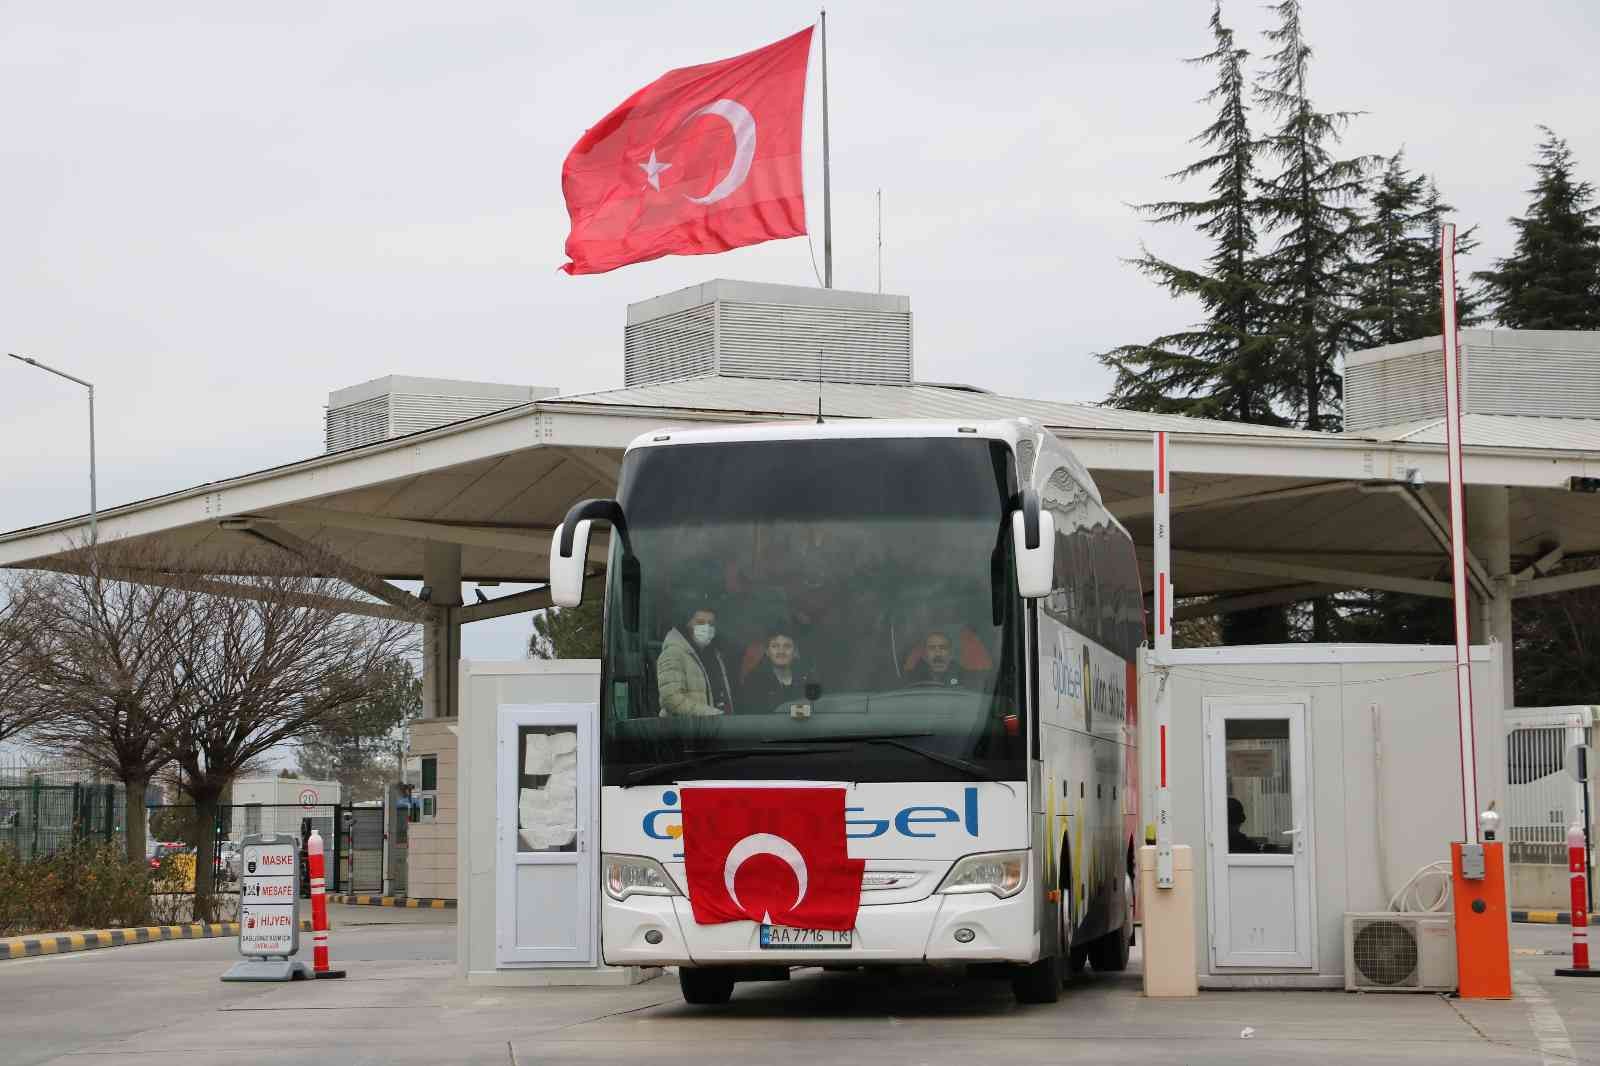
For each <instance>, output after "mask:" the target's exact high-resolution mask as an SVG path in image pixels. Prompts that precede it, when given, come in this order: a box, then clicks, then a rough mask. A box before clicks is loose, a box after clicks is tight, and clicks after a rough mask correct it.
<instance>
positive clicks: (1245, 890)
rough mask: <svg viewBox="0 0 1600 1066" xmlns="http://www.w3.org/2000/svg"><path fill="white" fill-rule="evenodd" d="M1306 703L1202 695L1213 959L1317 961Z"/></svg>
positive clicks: (1269, 965) (1285, 963) (1276, 963)
mask: <svg viewBox="0 0 1600 1066" xmlns="http://www.w3.org/2000/svg"><path fill="white" fill-rule="evenodd" d="M1306 707H1307V704H1306V703H1305V702H1296V701H1288V700H1281V699H1280V700H1278V701H1276V702H1267V701H1264V700H1248V699H1237V700H1236V699H1225V698H1212V699H1208V700H1207V701H1206V742H1207V763H1208V780H1207V793H1208V796H1207V812H1206V821H1207V838H1208V840H1209V842H1210V848H1209V852H1208V854H1209V858H1210V862H1208V863H1207V866H1208V868H1209V870H1210V892H1209V895H1210V901H1211V907H1210V910H1211V938H1210V939H1211V961H1212V964H1213V965H1215V966H1245V967H1252V968H1259V969H1300V968H1309V967H1311V966H1312V964H1313V962H1314V961H1315V958H1316V951H1315V947H1316V946H1315V944H1314V943H1313V941H1312V937H1313V930H1314V928H1315V922H1314V921H1313V920H1312V913H1311V912H1312V885H1311V870H1312V868H1313V867H1312V855H1311V847H1312V839H1311V826H1310V819H1309V814H1310V812H1309V807H1308V804H1309V797H1310V794H1311V793H1310V790H1309V789H1308V788H1307V784H1308V781H1307V764H1308V761H1309V760H1308V759H1307V757H1306Z"/></svg>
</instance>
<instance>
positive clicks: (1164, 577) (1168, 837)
mask: <svg viewBox="0 0 1600 1066" xmlns="http://www.w3.org/2000/svg"><path fill="white" fill-rule="evenodd" d="M1154 447H1155V456H1154V464H1153V470H1154V473H1153V482H1154V484H1153V488H1154V491H1155V510H1154V512H1153V515H1152V517H1153V519H1154V526H1155V579H1156V587H1155V596H1154V600H1155V604H1154V606H1155V616H1156V617H1155V638H1156V639H1155V648H1154V650H1153V654H1152V655H1151V656H1150V658H1151V661H1152V663H1153V664H1154V665H1155V667H1156V676H1157V684H1156V695H1155V703H1156V708H1155V710H1156V746H1157V749H1158V750H1157V752H1156V758H1157V760H1158V763H1157V774H1158V776H1157V778H1156V887H1157V888H1171V887H1172V885H1173V878H1172V793H1171V792H1170V791H1169V790H1168V788H1167V736H1168V734H1169V733H1170V732H1171V731H1172V694H1171V692H1170V691H1169V688H1168V685H1167V674H1166V667H1167V660H1168V658H1169V657H1170V653H1171V652H1172V596H1173V592H1172V498H1171V489H1172V480H1171V478H1170V477H1168V472H1167V435H1166V434H1165V433H1157V434H1156V435H1155V441H1154Z"/></svg>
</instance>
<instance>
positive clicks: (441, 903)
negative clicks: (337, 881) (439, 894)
mask: <svg viewBox="0 0 1600 1066" xmlns="http://www.w3.org/2000/svg"><path fill="white" fill-rule="evenodd" d="M328 902H329V903H342V904H344V905H345V906H347V907H410V908H423V909H427V910H436V911H438V910H452V911H453V910H455V909H456V901H455V900H453V899H430V898H428V897H426V896H417V897H414V898H413V897H408V896H329V897H328Z"/></svg>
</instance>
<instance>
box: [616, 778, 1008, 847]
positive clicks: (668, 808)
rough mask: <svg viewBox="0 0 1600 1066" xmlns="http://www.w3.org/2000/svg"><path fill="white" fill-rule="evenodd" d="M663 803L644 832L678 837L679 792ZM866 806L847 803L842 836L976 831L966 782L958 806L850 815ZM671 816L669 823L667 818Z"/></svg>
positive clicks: (974, 793)
mask: <svg viewBox="0 0 1600 1066" xmlns="http://www.w3.org/2000/svg"><path fill="white" fill-rule="evenodd" d="M661 802H662V804H664V806H661V807H657V808H656V809H655V810H653V811H649V812H647V813H646V814H645V816H644V821H643V829H644V835H645V836H647V837H649V838H650V839H651V840H677V839H680V838H681V837H682V836H683V829H682V823H681V822H680V821H678V819H680V818H681V817H682V815H683V809H682V808H681V807H680V806H679V805H678V793H677V791H676V790H674V789H668V790H667V791H665V792H663V793H662V794H661ZM866 810H867V809H866V808H865V807H846V808H845V809H844V813H845V815H846V817H845V820H844V824H845V836H847V837H851V838H854V839H857V840H866V839H870V838H872V837H881V836H883V835H884V834H885V833H887V832H889V830H890V829H893V830H894V831H895V832H896V833H898V834H900V835H901V836H907V837H920V838H926V839H931V838H933V837H936V836H938V835H939V832H938V831H939V829H940V828H942V827H943V826H947V825H959V826H961V828H962V829H964V830H966V833H967V835H968V836H972V837H975V836H977V835H978V790H977V789H976V788H975V787H972V786H968V787H966V788H964V789H962V790H961V810H960V811H959V812H958V811H956V810H955V808H953V807H945V806H941V805H940V804H936V803H915V804H911V805H910V806H906V807H901V808H900V809H899V810H898V811H895V812H894V814H893V815H892V816H891V817H888V818H863V817H853V818H852V817H849V816H850V815H858V816H859V815H864V814H866ZM668 820H670V824H669V822H668Z"/></svg>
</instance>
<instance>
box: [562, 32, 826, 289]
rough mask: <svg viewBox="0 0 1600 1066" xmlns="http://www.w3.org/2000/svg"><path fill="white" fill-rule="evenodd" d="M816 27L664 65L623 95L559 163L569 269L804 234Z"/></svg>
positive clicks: (594, 270) (583, 270)
mask: <svg viewBox="0 0 1600 1066" xmlns="http://www.w3.org/2000/svg"><path fill="white" fill-rule="evenodd" d="M810 55H811V28H810V27H807V28H806V29H804V30H801V31H800V32H799V33H797V34H795V35H794V36H792V37H785V38H784V39H783V40H781V41H779V42H777V43H776V44H769V45H767V46H766V47H765V48H758V49H756V50H755V51H754V52H747V53H745V54H744V55H742V56H735V57H734V58H732V59H724V60H721V61H720V62H716V63H706V64H703V65H701V66H698V67H683V68H681V69H679V70H672V71H668V72H667V73H666V74H663V75H662V76H661V77H660V78H658V79H656V80H655V81H653V82H651V83H650V84H649V85H646V86H645V87H644V88H643V89H640V90H639V91H638V92H636V93H634V94H633V95H632V96H630V97H628V99H626V100H624V101H623V102H622V104H621V105H620V106H618V107H617V109H616V110H615V111H613V112H611V114H609V115H607V116H606V117H605V118H603V119H601V120H600V121H599V122H597V123H596V124H595V125H594V128H592V129H590V130H589V131H588V132H587V133H585V134H584V135H583V137H582V138H580V139H579V141H578V143H577V144H576V145H574V146H573V148H572V151H571V152H569V153H568V154H567V161H566V162H565V163H564V164H563V165H562V167H561V191H562V193H563V194H564V195H565V196H566V199H567V213H568V214H569V215H571V216H572V232H571V234H569V235H568V237H567V255H568V256H569V257H570V258H571V260H572V261H571V262H570V263H567V264H566V265H565V266H563V267H562V268H561V269H563V270H565V271H566V272H567V273H569V274H601V273H604V272H605V271H608V270H615V269H616V268H617V267H619V266H626V265H627V264H629V263H643V262H645V261H647V260H650V259H659V258H660V257H662V256H664V255H707V254H710V253H712V252H725V251H727V250H728V249H730V248H739V247H743V246H744V245H747V244H759V243H761V242H762V241H770V240H777V239H778V238H781V237H799V236H803V235H804V234H805V232H806V210H805V195H804V192H803V189H802V185H803V181H802V176H801V155H800V149H801V133H802V127H803V124H804V116H805V96H806V65H807V63H808V62H809V60H810Z"/></svg>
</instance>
